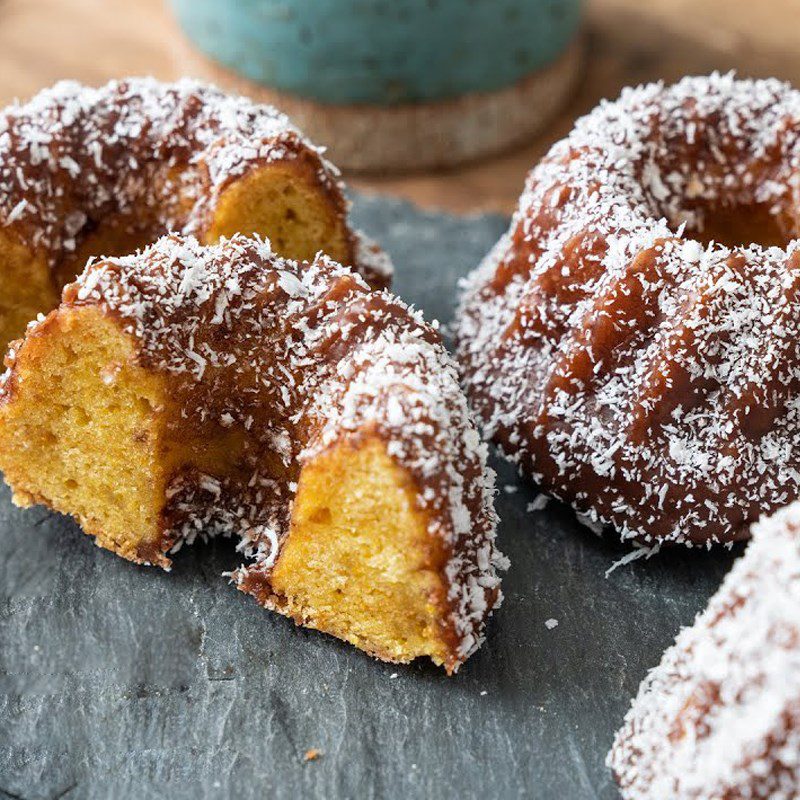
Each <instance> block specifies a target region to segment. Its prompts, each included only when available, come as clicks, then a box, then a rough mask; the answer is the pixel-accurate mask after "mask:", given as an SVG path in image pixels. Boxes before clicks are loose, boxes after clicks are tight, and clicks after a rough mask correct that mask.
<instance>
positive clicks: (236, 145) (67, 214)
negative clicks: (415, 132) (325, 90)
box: [0, 78, 391, 276]
mask: <svg viewBox="0 0 800 800" xmlns="http://www.w3.org/2000/svg"><path fill="white" fill-rule="evenodd" d="M322 152H323V151H322V149H320V148H317V147H315V146H314V145H312V144H311V143H310V142H309V141H308V140H307V139H305V138H304V137H303V136H302V134H301V133H300V131H298V129H297V128H295V127H294V126H293V125H292V124H291V122H290V121H289V119H288V118H287V117H286V116H285V115H284V114H282V113H281V112H279V111H277V110H276V109H275V108H273V107H271V106H266V105H257V104H255V103H253V102H252V101H250V100H248V99H246V98H243V97H236V96H232V95H228V94H225V93H224V92H222V91H221V90H219V89H217V88H215V87H213V86H208V85H204V84H201V83H198V82H196V81H192V80H188V79H183V80H180V81H178V82H176V83H160V82H159V81H156V80H154V79H152V78H129V79H126V80H123V81H111V82H110V83H108V84H106V85H105V86H102V87H100V88H98V89H94V88H90V87H86V86H82V85H81V84H78V83H75V82H73V81H61V82H59V83H57V84H56V85H55V86H53V87H52V88H50V89H46V90H44V91H42V92H40V93H39V94H38V95H36V96H35V97H34V98H33V99H32V100H30V101H29V102H27V103H25V104H17V105H12V106H9V107H8V108H6V109H5V110H4V111H3V113H2V115H0V220H2V222H3V224H4V225H5V226H13V228H14V229H15V231H17V232H18V233H19V235H20V236H21V237H22V239H23V241H25V242H26V243H27V244H29V245H30V246H31V247H32V248H33V249H34V250H38V251H43V252H44V253H45V254H46V255H47V258H48V259H49V262H50V264H51V265H52V266H54V267H55V266H56V265H57V264H58V263H59V262H60V261H63V260H64V259H65V258H69V257H70V256H71V255H72V254H73V253H74V252H75V251H76V249H77V248H78V246H79V243H80V239H81V236H82V235H83V234H85V233H89V232H91V231H92V230H93V229H94V228H95V227H96V226H97V224H98V223H99V222H101V221H107V220H108V219H109V217H112V216H113V218H114V219H117V220H118V221H119V223H120V225H123V226H125V225H127V226H128V227H129V228H131V229H135V228H137V226H139V227H142V226H144V227H145V228H146V229H150V228H152V229H153V230H155V231H157V232H158V233H157V234H156V235H158V234H159V233H165V232H167V231H173V230H176V231H183V232H184V233H193V234H195V235H198V236H200V235H202V234H203V233H204V232H205V230H206V229H207V227H208V225H209V222H210V220H211V219H212V215H213V212H214V209H215V208H216V204H217V201H218V199H219V197H220V195H221V193H222V192H223V190H224V189H225V188H227V187H228V186H229V185H230V184H231V182H232V181H234V180H236V179H238V178H241V177H243V176H245V175H246V174H247V173H249V172H250V171H251V170H252V169H254V168H257V167H260V166H263V165H265V164H269V163H271V162H277V161H300V160H304V161H307V162H308V163H310V164H311V166H312V168H313V169H314V171H315V173H316V175H317V178H318V180H319V182H320V184H321V185H322V186H324V187H326V188H327V189H328V190H329V191H330V196H331V200H332V202H333V203H334V204H335V206H336V212H337V213H338V214H340V215H342V216H344V215H346V213H347V208H348V206H347V202H346V201H345V199H344V196H343V194H342V186H341V183H340V181H339V172H338V170H337V169H336V168H335V167H334V166H333V165H332V164H331V163H330V162H328V161H327V160H325V159H324V158H323V157H322ZM352 236H353V241H352V242H351V245H352V248H353V255H354V262H355V263H354V264H353V266H360V262H358V258H359V256H363V257H365V259H367V261H368V262H369V263H367V264H366V267H365V268H366V269H367V271H369V270H371V269H373V268H374V269H375V270H376V273H377V274H378V275H382V276H385V275H386V274H389V273H390V272H391V267H390V265H389V264H388V263H387V259H386V256H385V255H382V254H380V253H379V252H378V249H377V248H375V247H374V246H373V247H370V246H369V245H365V244H364V243H362V242H361V241H360V238H359V236H358V234H356V233H355V232H354V233H352ZM153 238H155V236H154V237H153ZM80 266H82V264H81V265H80Z"/></svg>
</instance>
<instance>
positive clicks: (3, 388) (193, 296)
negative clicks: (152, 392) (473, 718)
mask: <svg viewBox="0 0 800 800" xmlns="http://www.w3.org/2000/svg"><path fill="white" fill-rule="evenodd" d="M64 302H65V303H66V304H67V305H72V306H76V307H81V306H87V305H91V306H98V307H100V308H102V309H103V310H104V311H105V312H106V313H108V314H111V315H112V316H115V317H118V318H119V319H120V321H121V325H122V326H123V329H124V330H125V331H126V332H127V333H128V334H130V335H131V336H133V337H134V338H135V341H136V343H137V351H138V359H139V361H140V362H141V363H142V364H143V365H144V366H145V367H147V368H148V369H152V370H154V371H156V372H159V373H162V374H165V375H167V376H168V378H169V387H170V395H171V397H172V398H173V399H174V402H175V406H176V408H177V409H179V411H180V413H179V417H178V418H177V419H174V420H172V421H171V422H169V423H168V424H170V425H172V426H174V430H175V436H176V437H177V438H178V439H179V440H181V441H183V440H185V439H186V437H187V436H188V435H194V436H199V437H201V438H202V439H203V440H204V441H205V440H208V441H212V440H213V437H215V436H219V435H220V431H224V433H223V434H222V435H227V434H228V432H231V431H234V432H236V431H238V432H240V433H241V435H242V437H243V438H244V443H243V445H242V453H241V455H240V456H238V457H237V461H236V463H237V468H236V470H235V473H236V475H235V478H231V477H228V476H224V475H223V476H221V477H220V476H213V475H208V474H204V473H202V471H200V470H188V471H183V472H181V473H180V474H178V475H177V476H176V477H175V479H174V480H173V482H172V484H171V485H170V487H169V491H168V495H169V502H168V508H167V509H166V518H167V519H168V521H169V529H168V530H166V531H165V533H164V538H165V542H166V543H167V546H169V545H170V544H173V545H174V547H178V546H180V544H181V543H183V542H189V543H190V542H191V541H192V540H193V539H194V538H195V537H196V536H197V535H211V534H213V533H221V534H225V535H234V536H237V537H239V539H240V545H239V549H240V550H242V552H244V553H245V554H246V556H248V557H249V558H250V559H252V562H253V563H251V564H250V565H248V566H243V567H242V568H241V569H239V570H237V571H236V572H235V573H234V580H235V581H236V582H237V583H238V584H239V585H240V586H242V587H244V588H247V585H248V584H252V585H256V584H258V583H259V581H260V582H261V585H262V586H263V585H264V582H265V581H266V582H267V583H268V579H269V570H270V568H271V566H272V565H273V564H274V563H275V559H276V557H277V554H278V551H279V548H280V546H281V544H282V542H283V541H284V539H285V537H286V535H287V533H288V523H289V519H290V513H291V504H292V501H293V498H294V494H295V491H296V489H297V478H298V476H299V472H300V468H301V467H302V465H303V464H305V463H307V462H308V461H309V460H311V459H313V458H314V457H315V456H316V455H318V454H320V453H322V452H323V451H325V450H326V449H327V448H330V447H331V446H333V445H334V444H336V443H337V442H340V441H342V440H343V439H348V440H350V441H353V442H358V441H359V439H360V438H361V437H366V436H370V435H373V434H375V435H378V436H379V437H380V438H381V440H382V441H384V442H385V444H386V448H387V452H388V453H389V455H390V457H391V458H392V459H393V460H394V461H396V462H397V463H398V464H400V465H401V466H403V467H404V468H405V469H406V470H408V472H409V473H410V474H411V475H412V476H413V478H414V480H415V481H416V483H417V487H418V501H417V502H418V505H419V508H420V509H421V510H423V511H425V512H426V515H427V517H428V519H429V530H430V534H431V536H433V537H436V538H437V540H439V541H441V542H443V543H444V545H445V552H446V554H447V560H446V564H445V566H444V569H443V577H444V579H445V585H446V586H447V587H448V592H449V594H448V597H447V601H448V604H449V606H450V608H451V614H450V620H449V622H450V627H451V629H452V635H453V639H454V641H455V642H456V649H457V652H458V657H459V660H463V659H465V658H467V657H468V656H469V655H470V653H472V652H473V651H474V650H475V649H476V648H477V647H478V646H479V644H480V642H481V640H482V635H483V634H482V632H483V627H484V624H485V620H486V618H487V616H488V614H489V613H490V612H491V610H492V609H493V608H495V607H496V606H497V605H498V604H499V602H500V600H501V592H500V588H499V585H500V580H499V577H498V575H497V570H498V569H499V568H504V567H505V565H506V560H505V558H504V557H503V556H502V555H501V554H500V553H499V552H498V551H497V549H496V547H495V530H496V524H497V518H496V515H495V512H494V508H493V492H494V473H493V472H492V471H491V470H490V469H489V468H488V467H487V466H486V458H487V447H486V445H485V444H484V443H483V442H482V441H481V439H480V437H479V435H478V432H477V428H476V425H475V422H474V420H473V419H472V417H471V415H470V412H469V410H468V407H467V402H466V398H465V397H464V395H463V393H462V392H461V390H460V387H459V384H458V375H457V371H456V368H455V365H454V363H453V361H452V358H451V357H450V356H449V354H448V353H447V351H446V350H445V348H444V346H443V344H442V342H441V339H440V337H439V335H438V333H436V331H435V330H434V328H433V327H432V326H431V325H428V324H427V323H426V322H425V321H424V320H423V318H422V316H421V314H419V312H417V311H415V310H413V309H411V308H409V307H408V306H406V305H405V304H404V303H403V302H402V301H400V300H399V299H397V298H396V297H394V296H393V295H391V294H390V293H388V292H385V291H384V292H378V291H372V290H371V289H370V288H369V286H368V285H367V284H366V283H365V282H364V280H363V279H362V278H361V277H359V276H358V275H356V274H355V273H352V272H351V271H350V270H349V269H347V268H345V267H342V266H340V265H338V264H336V263H334V262H333V261H331V260H330V259H328V258H327V257H325V256H322V255H319V256H318V257H317V258H316V259H315V261H314V262H313V263H302V264H300V263H297V262H293V261H289V260H285V259H283V258H280V257H278V256H277V255H275V254H274V253H273V252H272V250H271V247H270V245H269V242H266V241H262V240H260V239H258V238H255V239H248V238H245V237H242V236H236V237H234V238H233V239H230V240H222V242H221V243H220V244H219V245H214V246H210V247H203V246H201V245H200V244H199V243H198V242H197V240H195V239H194V238H192V237H179V236H176V235H172V236H168V237H164V238H162V239H160V240H159V241H158V242H157V243H155V244H154V245H153V246H151V247H149V248H147V249H146V250H145V251H144V252H142V253H140V254H136V255H131V256H126V257H122V258H110V259H104V260H101V261H97V262H90V263H89V264H88V265H87V267H86V270H85V271H84V272H83V274H82V275H81V276H80V277H79V278H78V280H77V282H76V283H74V284H72V285H71V286H69V287H68V288H67V289H66V290H65V293H64ZM10 364H11V367H10V370H9V371H8V372H7V373H6V375H5V377H4V379H3V382H2V384H0V396H2V394H3V392H12V393H13V386H14V365H13V357H12V358H11V361H10ZM170 413H177V412H170ZM231 441H234V440H231ZM232 446H233V445H232ZM243 474H244V475H245V477H244V478H243V477H242V475H243ZM248 476H249V477H248ZM455 666H457V664H456V665H455Z"/></svg>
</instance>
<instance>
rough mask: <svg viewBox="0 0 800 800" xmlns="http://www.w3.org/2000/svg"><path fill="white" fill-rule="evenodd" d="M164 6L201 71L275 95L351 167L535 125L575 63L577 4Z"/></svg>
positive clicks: (456, 150) (488, 0)
mask: <svg viewBox="0 0 800 800" xmlns="http://www.w3.org/2000/svg"><path fill="white" fill-rule="evenodd" d="M169 1H170V3H171V5H172V7H173V9H174V12H175V15H176V17H177V20H178V22H179V24H180V26H181V27H182V29H183V31H184V32H185V34H186V37H187V39H188V40H189V42H190V43H191V44H192V45H193V47H194V48H195V49H196V51H198V52H199V53H200V54H202V57H203V58H204V59H206V60H207V69H205V70H203V71H204V72H206V73H207V72H209V71H211V72H212V74H211V77H213V78H215V79H217V80H220V81H221V82H223V83H227V84H229V85H232V84H233V85H236V88H238V89H242V88H244V89H246V90H248V91H249V93H250V94H253V95H256V96H257V97H259V96H260V97H262V98H263V99H265V100H269V101H272V102H277V103H278V104H279V105H281V106H282V107H284V108H286V110H287V111H289V112H290V113H291V114H293V116H295V117H297V118H298V119H297V121H298V122H299V123H301V124H302V125H303V127H305V128H307V129H308V132H309V134H311V135H312V136H316V137H317V138H321V139H322V141H325V142H326V143H329V144H331V149H332V150H333V152H334V154H335V155H336V157H337V158H338V159H339V160H340V161H343V162H344V165H345V166H355V167H356V168H374V167H383V168H404V167H408V166H431V165H443V164H446V163H453V162H454V161H461V160H464V159H466V158H473V157H475V156H476V155H479V154H481V153H485V152H488V151H491V150H498V149H500V148H502V147H506V146H508V145H509V144H510V143H512V142H513V141H516V140H519V139H521V138H524V137H526V136H529V135H530V133H531V132H532V131H533V130H534V129H537V128H539V127H541V125H542V124H543V122H544V121H545V120H546V119H547V118H548V117H549V116H550V115H551V113H552V110H553V109H554V108H555V106H556V104H557V102H558V101H560V100H561V98H563V96H564V95H565V94H566V93H567V92H568V90H569V88H570V87H571V86H572V84H573V83H574V79H575V75H576V73H577V64H578V62H579V54H578V50H579V48H578V47H577V46H576V44H575V42H576V39H577V36H578V30H579V26H580V19H581V8H582V0H169ZM565 62H568V63H565ZM214 70H216V74H214ZM192 71H194V72H198V69H192ZM242 83H244V86H242ZM479 128H480V130H478V129H479ZM426 132H427V134H428V136H427V139H425V138H424V135H425V133H426ZM326 133H327V134H328V136H325V135H324V134H326ZM321 134H322V135H321ZM476 134H477V135H476ZM331 135H332V136H334V137H336V138H331ZM426 142H427V144H428V146H426Z"/></svg>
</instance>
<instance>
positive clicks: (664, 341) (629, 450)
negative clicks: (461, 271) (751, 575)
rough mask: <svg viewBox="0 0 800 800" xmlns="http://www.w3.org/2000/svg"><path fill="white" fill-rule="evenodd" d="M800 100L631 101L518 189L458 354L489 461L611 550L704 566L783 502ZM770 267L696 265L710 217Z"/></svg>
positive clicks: (790, 404) (690, 93) (596, 118)
mask: <svg viewBox="0 0 800 800" xmlns="http://www.w3.org/2000/svg"><path fill="white" fill-rule="evenodd" d="M798 132H800V93H798V92H797V91H795V90H794V89H792V88H790V87H789V86H788V85H786V84H783V83H780V82H778V81H775V80H759V81H752V80H737V79H735V78H734V77H733V76H732V75H719V74H714V75H711V76H709V77H701V78H686V79H684V80H682V81H681V82H680V83H678V84H676V85H674V86H671V87H664V86H663V85H662V84H652V85H648V86H642V87H639V88H636V89H628V90H625V91H624V92H623V93H622V96H621V97H620V98H619V99H618V100H617V101H615V102H605V103H603V104H601V105H600V106H599V107H598V108H597V109H596V110H595V111H593V112H592V113H591V114H589V115H588V116H587V117H584V118H583V119H580V120H579V121H578V122H577V123H576V126H575V128H574V130H573V131H572V133H571V134H570V135H569V136H568V137H567V138H566V139H564V140H563V141H561V142H559V143H558V144H556V145H555V146H554V147H553V148H552V150H551V151H550V153H549V154H548V155H547V157H546V158H545V159H544V160H543V161H542V162H541V163H540V164H539V165H538V166H537V167H535V168H534V169H533V170H532V171H531V173H530V175H529V176H528V180H527V183H526V188H525V191H524V193H523V195H522V197H521V199H520V204H519V207H518V209H517V211H516V213H515V215H514V217H513V220H512V223H511V227H510V229H509V231H508V233H507V234H506V235H505V236H504V237H503V238H502V239H501V241H500V242H498V244H497V245H496V247H495V248H494V249H493V250H492V252H491V253H490V254H489V255H488V256H487V257H486V259H485V260H484V263H483V264H482V265H481V266H480V267H479V268H478V270H476V272H475V273H473V275H472V276H470V278H469V279H468V280H467V281H466V283H465V287H464V296H463V299H462V303H461V307H460V311H459V319H458V331H457V339H458V354H459V358H460V361H461V364H462V367H463V377H464V381H465V384H466V386H467V389H468V393H469V395H470V397H471V400H472V401H473V403H474V405H475V407H476V409H477V410H478V412H479V415H480V417H481V418H482V421H483V423H484V425H485V429H486V432H487V434H488V435H490V436H493V437H494V438H495V439H496V440H497V441H498V442H499V444H500V445H501V446H502V448H503V449H504V450H505V451H506V452H507V453H508V454H509V455H510V457H511V458H513V459H514V460H516V461H517V462H518V463H519V464H520V465H521V466H522V467H523V468H525V469H526V470H527V471H528V472H529V473H530V474H531V475H532V476H533V477H534V478H535V479H536V480H538V481H540V482H541V484H542V486H543V487H544V488H546V489H547V490H548V491H549V492H551V493H552V494H554V495H556V496H558V497H560V498H562V499H564V500H566V501H568V502H571V503H572V504H573V505H574V507H575V508H576V509H577V510H578V511H580V512H583V513H584V514H586V515H588V517H589V518H590V520H591V521H593V522H595V523H597V524H598V525H601V526H602V525H613V526H615V527H616V528H617V529H618V531H619V532H620V533H621V535H622V537H623V538H635V539H637V540H639V541H641V542H645V543H647V542H650V543H652V542H654V541H656V540H667V541H674V542H683V543H686V544H690V545H691V544H704V545H708V544H710V543H711V542H712V541H729V540H732V539H736V538H742V537H745V536H746V535H747V527H748V524H749V522H750V521H752V520H753V519H755V518H757V517H758V515H759V514H760V513H761V512H763V511H765V510H766V511H770V510H773V509H775V508H778V507H780V506H781V505H784V504H786V503H787V502H790V501H792V500H793V499H795V498H796V497H797V496H798V486H799V485H800V473H799V472H798V453H800V417H799V416H798V408H799V407H800V394H798V378H800V358H798V355H799V354H798V345H799V344H800V303H799V302H798V287H800V272H799V271H798V265H799V264H800V260H799V259H800V255H799V254H798V243H797V242H796V241H794V240H793V237H794V235H795V231H796V229H797V222H796V220H797V218H798V213H797V211H796V209H797V207H798V194H797V193H798V188H797V184H798V182H797V180H796V177H797V175H798ZM732 208H744V209H746V210H752V211H753V214H754V215H755V214H756V213H762V214H763V215H765V216H766V217H767V218H768V219H770V220H771V221H772V224H774V225H775V227H777V228H780V229H781V231H783V233H785V234H786V235H785V237H783V239H782V240H784V241H788V240H791V241H788V244H786V245H785V246H780V247H778V246H762V245H758V244H752V245H742V246H731V247H728V246H724V245H722V244H720V243H718V242H715V241H713V240H711V241H710V242H709V243H708V244H703V243H701V242H700V241H698V240H696V239H695V238H693V234H692V232H693V231H694V232H699V233H702V232H703V231H704V230H706V228H707V227H708V225H709V220H710V216H711V215H712V214H713V213H714V212H716V211H722V212H724V211H726V210H728V209H732Z"/></svg>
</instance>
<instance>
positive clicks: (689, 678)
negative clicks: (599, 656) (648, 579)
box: [608, 503, 800, 800]
mask: <svg viewBox="0 0 800 800" xmlns="http://www.w3.org/2000/svg"><path fill="white" fill-rule="evenodd" d="M608 765H609V767H610V768H611V769H612V770H613V771H614V773H615V775H616V777H617V780H618V781H619V783H620V785H621V787H622V793H623V796H624V797H625V798H626V799H627V800H674V798H685V800H718V799H719V798H731V799H732V798H751V800H757V799H759V798H761V799H763V800H767V799H769V800H794V798H796V797H798V795H800V503H795V504H793V505H791V506H789V507H788V508H786V509H784V510H782V511H780V512H778V513H777V514H775V515H774V516H773V517H771V518H768V519H766V520H764V521H762V522H759V523H758V524H756V525H755V526H754V528H753V541H752V543H751V544H750V545H749V546H748V549H747V552H746V553H745V555H744V556H743V557H742V558H741V559H739V561H738V562H737V563H736V564H735V565H734V567H733V569H732V570H731V571H730V573H729V574H728V576H727V577H726V578H725V581H724V582H723V584H722V586H721V588H720V589H719V591H718V592H717V593H716V595H715V596H714V597H713V598H712V599H711V601H710V603H709V605H708V608H707V609H706V610H705V611H704V612H703V613H702V614H701V615H700V616H699V617H698V618H697V620H696V622H695V624H694V625H693V626H692V627H690V628H685V629H684V630H683V631H682V632H681V633H680V634H679V635H678V637H677V639H676V641H675V644H674V645H673V646H672V647H671V648H669V650H667V652H666V653H665V654H664V657H663V659H662V661H661V664H660V665H659V666H658V667H656V668H655V669H654V670H652V671H651V672H650V673H649V675H648V676H647V678H646V679H645V680H644V682H643V683H642V686H641V688H640V690H639V695H638V697H637V699H636V700H635V701H634V703H633V706H632V708H631V710H630V711H629V712H628V715H627V716H626V718H625V723H624V725H623V727H622V729H621V730H620V731H619V733H618V734H617V737H616V741H615V743H614V747H613V749H612V750H611V753H610V754H609V757H608Z"/></svg>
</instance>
